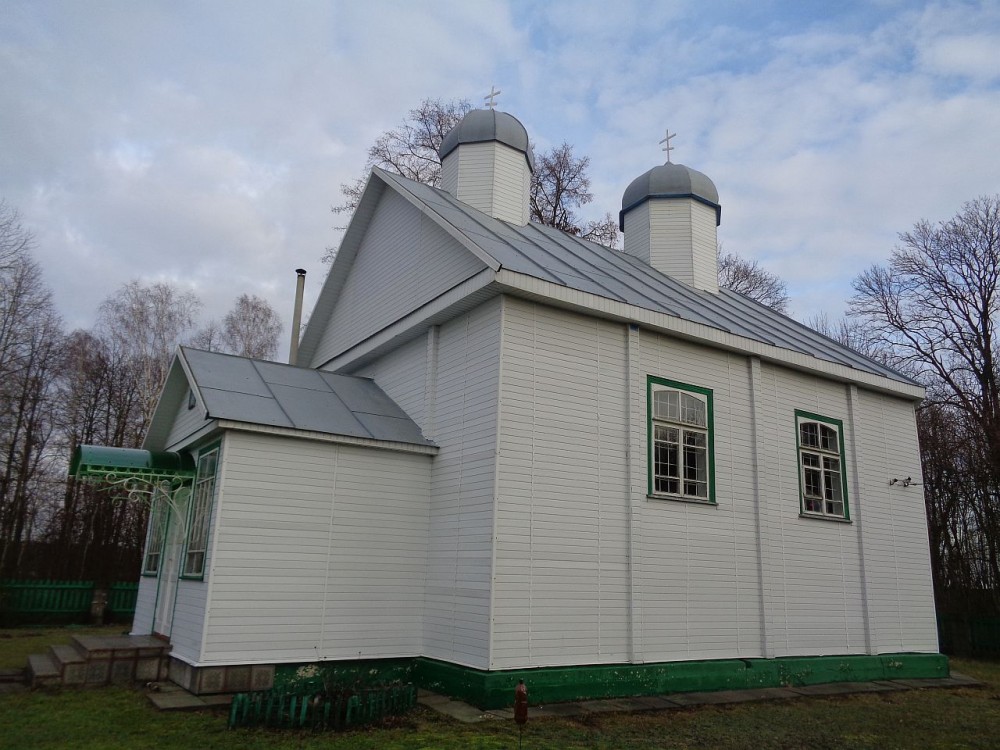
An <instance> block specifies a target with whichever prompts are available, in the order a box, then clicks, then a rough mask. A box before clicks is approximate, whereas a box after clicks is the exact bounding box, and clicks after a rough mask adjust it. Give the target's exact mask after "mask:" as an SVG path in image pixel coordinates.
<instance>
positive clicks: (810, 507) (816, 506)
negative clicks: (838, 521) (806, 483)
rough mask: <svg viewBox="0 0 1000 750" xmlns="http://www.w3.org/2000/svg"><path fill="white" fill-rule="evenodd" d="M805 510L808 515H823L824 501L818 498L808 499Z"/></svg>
mask: <svg viewBox="0 0 1000 750" xmlns="http://www.w3.org/2000/svg"><path fill="white" fill-rule="evenodd" d="M805 508H806V512H807V513H822V512H823V501H822V500H820V499H819V498H818V497H806V499H805Z"/></svg>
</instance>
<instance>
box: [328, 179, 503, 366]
mask: <svg viewBox="0 0 1000 750" xmlns="http://www.w3.org/2000/svg"><path fill="white" fill-rule="evenodd" d="M483 268H484V265H483V263H482V262H481V261H479V260H478V259H477V258H476V257H475V256H474V255H473V254H472V253H470V252H469V251H468V250H466V249H465V248H463V247H462V246H461V245H460V244H459V243H458V241H457V240H455V239H454V238H452V237H451V236H450V235H448V234H447V233H445V232H444V230H442V229H441V228H440V227H438V226H437V225H436V224H435V223H434V222H433V221H431V220H430V219H428V218H427V217H425V216H423V215H422V214H421V213H420V212H418V211H417V210H416V209H415V208H414V207H413V206H411V205H410V204H409V203H407V202H406V201H405V200H404V199H403V198H401V197H400V196H399V195H398V194H397V193H396V192H395V191H393V190H386V191H385V193H384V194H383V195H382V197H381V198H380V199H379V203H378V206H377V207H376V209H375V213H374V215H373V217H372V220H371V224H370V225H369V227H368V229H367V231H366V233H365V236H364V239H363V240H362V241H361V245H360V247H359V249H358V251H357V257H356V258H355V260H354V263H353V264H352V266H351V268H350V269H349V271H348V278H347V281H346V283H345V285H344V288H343V290H342V291H341V293H340V297H339V299H338V300H337V303H336V306H335V307H334V309H333V313H332V314H331V316H330V320H329V321H327V322H326V324H325V328H324V331H323V335H322V337H321V340H320V343H319V346H318V348H317V351H316V354H315V356H314V363H315V364H317V365H321V364H322V363H324V362H326V361H328V360H329V359H331V358H332V357H334V356H335V355H337V354H339V353H341V352H343V351H344V350H345V349H347V348H348V347H350V346H352V345H354V344H356V343H358V342H359V341H362V340H364V339H365V338H367V337H368V336H370V335H372V334H373V333H375V332H377V331H379V330H381V329H382V328H384V327H385V326H387V325H389V324H390V323H392V322H394V321H396V320H398V319H399V318H401V317H403V316H404V315H406V314H407V313H409V312H411V311H413V310H415V309H416V308H418V307H420V306H421V305H423V304H425V303H427V302H429V301H430V300H433V299H434V298H435V297H437V296H438V295H440V294H443V293H444V292H446V291H448V290H449V289H451V288H452V287H453V286H455V285H456V284H458V283H460V282H462V281H464V280H465V279H467V278H469V277H470V276H472V275H474V274H475V273H477V272H479V271H481V270H482V269H483Z"/></svg>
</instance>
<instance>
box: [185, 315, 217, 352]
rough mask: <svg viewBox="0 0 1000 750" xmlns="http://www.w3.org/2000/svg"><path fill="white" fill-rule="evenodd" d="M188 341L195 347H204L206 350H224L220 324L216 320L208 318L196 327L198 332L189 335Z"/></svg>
mask: <svg viewBox="0 0 1000 750" xmlns="http://www.w3.org/2000/svg"><path fill="white" fill-rule="evenodd" d="M188 343H189V344H190V345H191V346H193V347H194V348H195V349H204V350H205V351H206V352H222V351H225V350H226V345H225V344H224V343H223V340H222V324H221V323H219V321H217V320H210V321H208V323H206V324H205V325H203V326H202V327H201V328H199V329H198V332H197V333H196V334H195V335H194V336H192V337H191V339H190V340H189V341H188Z"/></svg>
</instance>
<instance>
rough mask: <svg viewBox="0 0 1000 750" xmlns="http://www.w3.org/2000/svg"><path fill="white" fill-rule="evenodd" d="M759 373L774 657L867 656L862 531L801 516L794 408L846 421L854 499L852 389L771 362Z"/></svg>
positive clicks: (766, 564)
mask: <svg viewBox="0 0 1000 750" xmlns="http://www.w3.org/2000/svg"><path fill="white" fill-rule="evenodd" d="M761 369H762V384H763V387H762V393H761V395H760V399H761V403H760V413H761V418H762V420H765V421H766V424H765V428H764V435H765V436H766V439H765V440H764V445H763V446H762V451H763V453H764V454H765V457H766V458H765V465H764V472H763V475H762V488H768V489H769V495H768V504H767V508H768V515H767V517H766V518H765V519H764V524H765V526H766V530H765V533H766V535H767V538H768V540H769V542H770V543H769V544H768V545H767V546H766V547H765V548H764V549H763V550H762V554H763V557H764V567H765V570H766V571H767V574H768V579H767V580H766V581H765V586H767V587H768V591H769V593H770V604H771V607H770V609H769V611H768V612H767V627H768V638H769V640H770V642H771V644H772V647H773V649H774V651H773V655H775V656H788V655H805V654H824V653H826V654H834V653H864V652H865V650H866V643H865V634H864V617H863V610H862V606H861V601H862V580H861V565H860V556H859V546H858V527H857V525H855V524H846V523H839V522H836V521H828V520H820V519H813V518H801V517H799V512H800V489H799V464H798V452H797V448H796V426H795V411H796V410H797V409H798V410H804V411H808V412H813V413H817V414H820V415H822V416H825V417H830V418H833V419H840V420H842V421H843V422H844V428H845V429H844V442H845V448H846V455H847V457H848V461H847V465H846V466H845V469H846V471H847V472H849V473H848V479H849V490H848V492H849V495H850V492H851V490H850V477H851V474H850V472H852V471H853V467H852V466H851V462H850V456H851V455H852V450H853V445H852V443H851V429H850V419H849V413H848V398H847V388H846V386H844V385H842V384H839V383H833V382H829V381H825V380H822V379H820V378H816V377H812V376H809V375H804V374H801V373H797V372H792V371H789V370H784V369H780V368H775V367H771V366H769V365H764V366H763V367H762V368H761ZM849 502H851V498H850V497H849Z"/></svg>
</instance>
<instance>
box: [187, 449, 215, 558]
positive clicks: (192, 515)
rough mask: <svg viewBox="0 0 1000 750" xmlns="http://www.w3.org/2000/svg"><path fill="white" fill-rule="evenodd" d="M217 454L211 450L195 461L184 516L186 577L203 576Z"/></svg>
mask: <svg viewBox="0 0 1000 750" xmlns="http://www.w3.org/2000/svg"><path fill="white" fill-rule="evenodd" d="M218 455H219V453H218V451H217V450H213V451H212V452H211V453H207V454H205V455H202V456H201V457H199V459H198V476H197V479H196V480H195V487H194V493H193V496H192V499H191V510H190V512H189V513H188V529H187V554H186V555H185V557H184V571H183V574H184V575H186V576H201V575H204V574H205V553H206V551H207V550H208V531H209V519H210V517H211V508H212V498H213V496H214V495H215V474H216V470H217V468H218Z"/></svg>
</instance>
